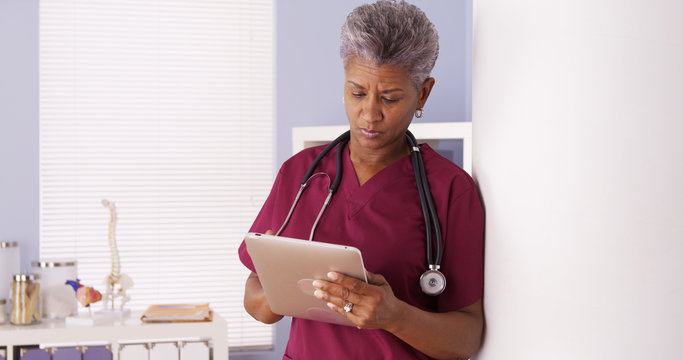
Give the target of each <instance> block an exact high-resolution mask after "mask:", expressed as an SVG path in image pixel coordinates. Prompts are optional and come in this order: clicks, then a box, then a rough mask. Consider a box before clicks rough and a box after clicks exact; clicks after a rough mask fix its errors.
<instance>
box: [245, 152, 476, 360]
mask: <svg viewBox="0 0 683 360" xmlns="http://www.w3.org/2000/svg"><path fill="white" fill-rule="evenodd" d="M323 148H324V146H318V147H313V148H308V149H306V150H303V151H301V152H300V153H298V154H297V155H295V156H293V157H292V158H290V159H289V160H287V161H286V162H285V163H284V164H283V165H282V167H281V168H280V171H279V172H278V175H277V178H276V179H275V183H274V184H273V188H272V190H271V192H270V195H269V196H268V198H267V199H266V202H265V204H264V205H263V208H262V209H261V211H260V213H259V215H258V216H257V217H256V220H255V221H254V224H253V225H252V227H251V229H250V231H252V232H261V233H264V232H266V230H273V231H274V232H276V231H277V230H278V229H279V228H280V226H281V225H282V222H283V221H284V219H285V217H286V216H287V213H288V212H289V209H290V207H291V206H292V202H293V200H294V197H295V196H296V193H297V191H298V190H299V187H300V183H301V180H302V178H303V176H304V174H305V173H306V170H308V167H309V166H310V165H311V163H312V162H313V159H314V158H315V156H316V155H318V154H319V153H320V152H321V151H322V149H323ZM420 149H421V152H422V157H423V159H424V164H425V171H426V173H427V178H428V180H429V186H430V189H431V191H432V196H433V198H434V203H435V206H436V209H437V213H438V216H439V222H440V224H441V231H442V234H443V251H444V254H443V260H442V262H441V272H443V274H444V275H445V276H446V283H447V286H446V289H445V291H444V292H443V293H442V294H441V295H439V296H436V297H433V296H429V295H425V294H424V293H423V292H422V290H421V289H420V284H419V278H420V276H421V275H422V273H423V272H424V271H425V270H426V269H427V260H426V253H425V224H424V218H423V215H422V209H421V207H420V198H419V195H418V192H417V185H416V183H415V175H414V172H413V167H412V163H411V161H410V157H409V156H406V157H404V158H401V159H399V160H397V161H396V162H394V163H393V164H391V165H389V166H387V167H386V168H384V169H383V170H381V171H380V172H379V173H377V174H375V176H373V177H372V178H371V179H369V180H368V181H367V182H366V183H365V184H363V186H359V184H358V180H357V178H356V173H355V171H354V168H353V165H352V163H351V160H350V158H349V152H348V148H347V149H345V151H344V157H343V166H344V170H343V178H342V182H341V185H340V187H339V189H338V191H337V193H336V194H335V195H334V196H333V198H332V201H331V202H330V204H329V206H328V207H327V209H325V212H324V213H323V215H322V217H321V219H320V222H319V223H318V227H317V228H316V231H315V235H314V238H313V240H314V241H322V242H328V243H334V244H343V245H351V246H354V247H356V248H358V249H360V251H361V253H362V255H363V263H364V265H365V267H366V269H367V270H368V271H371V272H373V273H378V274H382V275H383V276H384V277H385V278H386V280H387V281H388V282H389V284H390V285H391V288H392V290H393V291H394V294H395V295H396V297H397V298H399V299H401V300H403V301H405V302H407V303H408V304H411V305H413V306H416V307H418V308H420V309H423V310H427V311H432V312H447V311H453V310H456V309H460V308H462V307H465V306H468V305H471V304H473V303H475V302H477V301H478V300H479V299H480V298H481V296H482V289H483V257H482V250H483V222H484V221H483V219H484V217H483V212H482V208H481V203H480V200H479V196H478V193H477V189H476V187H475V184H474V182H473V180H472V178H471V177H470V176H469V175H468V174H467V172H465V171H464V170H462V169H461V168H459V167H458V166H457V165H455V164H454V163H452V162H451V161H450V160H448V159H446V158H444V157H442V156H441V155H439V154H438V153H437V152H436V151H434V150H433V149H432V148H430V147H429V145H426V144H422V145H420ZM334 151H335V150H334V149H333V150H332V151H331V152H330V153H329V154H328V155H327V156H325V157H324V158H323V160H322V161H321V162H320V164H319V165H318V170H317V172H319V173H320V174H319V175H314V177H313V178H312V179H311V180H310V181H309V185H308V187H307V188H306V190H305V191H304V192H303V194H302V196H301V199H300V200H299V203H298V204H297V206H296V209H295V210H294V213H293V214H292V217H291V219H290V221H289V223H288V224H287V226H286V227H285V229H284V231H283V232H282V233H281V234H280V235H282V236H287V237H292V238H299V239H308V237H309V234H310V231H311V226H313V222H314V221H315V218H316V217H317V215H318V212H319V211H320V209H321V207H322V204H323V202H324V200H325V198H326V197H327V194H328V186H329V185H330V184H331V182H332V180H333V179H334V176H335V173H336V164H335V156H334V153H335V152H334ZM239 256H240V260H241V261H242V263H244V265H245V266H247V267H248V268H249V269H251V271H255V269H254V265H253V263H252V261H251V258H250V257H249V254H248V253H247V250H246V246H245V244H244V242H243V243H242V244H241V246H240V248H239ZM301 261H305V259H301ZM284 358H292V359H427V358H428V357H427V356H425V355H424V354H422V353H421V352H419V351H418V350H416V349H414V348H412V347H411V346H410V345H408V344H406V343H405V342H403V341H402V340H400V339H398V338H397V337H395V336H394V335H392V334H391V333H389V332H387V331H384V330H368V329H364V330H359V329H357V328H354V327H349V326H342V325H332V324H328V323H323V322H318V321H312V320H305V319H299V318H294V319H292V327H291V331H290V337H289V342H288V344H287V350H286V352H285V356H284Z"/></svg>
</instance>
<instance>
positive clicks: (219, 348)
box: [0, 311, 228, 359]
mask: <svg viewBox="0 0 683 360" xmlns="http://www.w3.org/2000/svg"><path fill="white" fill-rule="evenodd" d="M140 316H142V312H141V311H138V312H135V311H134V312H132V313H131V314H130V316H128V317H124V318H120V319H115V320H114V322H112V323H107V324H101V325H74V324H69V325H67V324H66V321H64V320H43V321H42V322H41V323H39V324H34V325H11V324H5V325H0V346H8V347H13V346H17V345H31V344H58V343H69V344H75V345H89V344H90V345H92V344H95V343H109V344H112V345H116V344H121V343H127V342H131V343H133V342H144V341H157V340H159V341H162V340H169V339H173V340H186V339H187V340H191V339H199V338H211V339H212V341H213V347H214V355H215V359H227V358H228V355H227V352H228V345H227V337H228V335H227V331H228V329H227V324H226V322H225V320H224V319H223V318H222V317H220V315H218V314H216V313H214V315H213V321H207V322H184V323H143V322H142V321H140ZM116 348H117V346H114V349H113V350H114V351H115V352H116Z"/></svg>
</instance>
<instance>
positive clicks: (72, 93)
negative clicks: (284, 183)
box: [39, 0, 274, 347]
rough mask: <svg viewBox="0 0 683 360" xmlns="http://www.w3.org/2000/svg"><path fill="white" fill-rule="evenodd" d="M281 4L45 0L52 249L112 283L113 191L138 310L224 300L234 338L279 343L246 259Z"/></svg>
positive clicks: (44, 241)
mask: <svg viewBox="0 0 683 360" xmlns="http://www.w3.org/2000/svg"><path fill="white" fill-rule="evenodd" d="M272 16H273V4H272V2H271V0H247V1H237V0H221V1H209V0H188V1H175V0H173V1H171V0H163V1H162V0H134V1H125V0H81V1H74V0H41V2H40V45H39V46H40V256H41V258H42V259H57V258H59V259H64V258H69V259H77V260H78V272H79V276H80V278H81V280H82V282H83V283H84V284H88V285H94V286H95V287H96V288H98V289H99V290H104V286H103V280H104V278H105V277H106V276H107V275H108V274H109V270H110V251H109V247H108V243H107V235H108V223H109V213H108V210H107V209H106V208H104V207H103V206H102V204H101V200H102V199H105V198H106V199H108V200H110V201H113V202H115V203H116V207H117V210H118V227H117V240H118V247H119V251H120V256H121V268H122V269H121V272H122V273H125V274H127V275H129V276H131V277H132V279H133V281H134V282H135V285H134V287H133V288H132V289H131V290H130V292H129V293H130V295H131V297H132V300H131V301H130V302H129V304H128V305H127V307H128V308H131V309H144V308H146V307H147V306H148V305H150V304H154V303H185V302H188V303H201V302H207V301H208V302H210V303H211V307H212V308H213V309H214V310H215V311H217V312H218V313H219V314H221V315H222V316H223V317H225V318H226V319H227V321H228V329H229V334H228V342H229V346H230V347H251V346H268V345H270V344H271V343H272V327H270V326H265V325H262V324H260V323H257V322H256V321H254V320H252V319H251V317H250V316H249V315H247V314H246V313H245V312H244V310H243V306H242V297H243V291H244V290H243V288H244V281H245V279H246V276H247V274H248V270H246V269H245V268H244V267H243V266H242V265H241V263H240V262H239V259H238V257H237V248H238V245H239V243H240V242H241V240H242V237H243V235H244V233H246V231H247V230H248V229H249V226H250V225H251V222H252V221H253V219H254V218H255V216H256V214H257V212H258V210H259V209H260V206H261V205H262V203H263V202H264V201H265V198H266V196H267V194H268V191H269V188H270V186H271V184H272V178H273V163H274V160H273V155H274V153H273V148H272V145H271V144H272V142H273V126H272V125H273V124H272V123H273V43H272V41H273V28H272V26H273V19H272ZM93 306H94V307H95V309H98V308H100V307H101V305H100V304H95V305H93Z"/></svg>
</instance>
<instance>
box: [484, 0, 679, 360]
mask: <svg viewBox="0 0 683 360" xmlns="http://www.w3.org/2000/svg"><path fill="white" fill-rule="evenodd" d="M681 19H683V2H681V1H676V0H668V1H667V0H654V1H653V0H636V1H628V2H625V1H617V0H611V1H606V0H600V1H595V0H578V1H577V0H571V1H570V0H561V1H545V0H515V1H508V0H475V1H474V43H473V46H474V50H473V80H472V83H473V111H472V117H473V144H474V151H473V155H474V175H475V178H476V179H477V181H478V182H479V186H480V188H481V193H482V197H483V200H484V203H485V209H486V284H485V297H484V302H485V311H486V321H487V329H486V337H485V341H484V345H483V348H482V351H481V352H480V353H479V355H478V356H477V359H484V360H490V359H496V360H497V359H553V360H557V359H644V358H647V359H681V358H683V340H682V339H683V21H682V20H681Z"/></svg>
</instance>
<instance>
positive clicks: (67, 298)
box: [31, 260, 78, 319]
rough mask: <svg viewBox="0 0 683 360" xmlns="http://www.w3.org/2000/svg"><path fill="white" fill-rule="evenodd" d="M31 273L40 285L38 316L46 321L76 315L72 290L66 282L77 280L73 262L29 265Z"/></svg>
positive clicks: (53, 261)
mask: <svg viewBox="0 0 683 360" xmlns="http://www.w3.org/2000/svg"><path fill="white" fill-rule="evenodd" d="M31 272H32V273H34V274H36V275H38V277H39V279H38V282H39V283H40V315H41V316H42V317H43V318H46V319H63V318H66V317H68V316H71V315H78V302H77V301H76V294H75V293H74V289H73V288H72V287H71V286H70V285H67V284H66V281H67V280H76V278H78V269H77V263H76V261H75V260H59V261H57V260H43V261H33V262H32V263H31Z"/></svg>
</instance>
